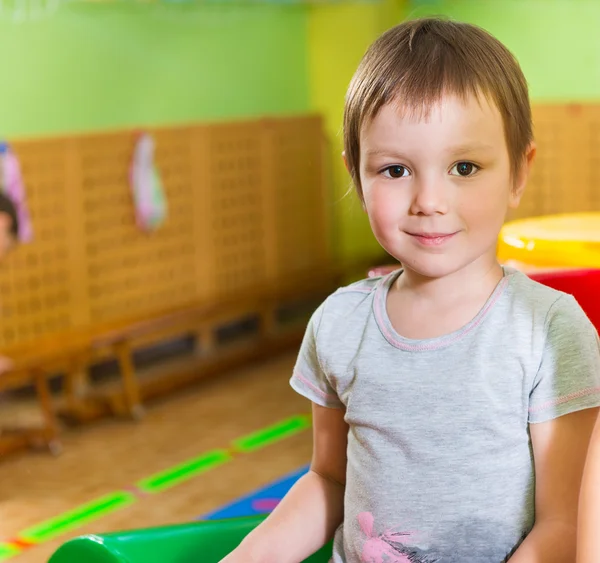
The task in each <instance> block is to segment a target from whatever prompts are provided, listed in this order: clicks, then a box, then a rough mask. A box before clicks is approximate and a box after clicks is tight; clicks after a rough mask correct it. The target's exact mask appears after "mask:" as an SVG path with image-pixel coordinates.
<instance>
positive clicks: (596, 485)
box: [577, 418, 600, 563]
mask: <svg viewBox="0 0 600 563" xmlns="http://www.w3.org/2000/svg"><path fill="white" fill-rule="evenodd" d="M598 561H600V418H599V419H598V420H597V421H596V428H595V429H594V433H593V435H592V441H591V443H590V448H589V450H588V457H587V460H586V464H585V470H584V473H583V484H582V487H581V495H580V498H579V520H578V530H577V563H597V562H598Z"/></svg>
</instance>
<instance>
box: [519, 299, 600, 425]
mask: <svg viewBox="0 0 600 563" xmlns="http://www.w3.org/2000/svg"><path fill="white" fill-rule="evenodd" d="M545 333H546V342H545V344H544V350H543V354H542V360H541V363H540V366H539V370H538V373H537V375H536V377H535V380H534V383H533V387H532V390H531V393H530V396H529V422H530V423H538V422H546V421H548V420H552V419H554V418H558V417H560V416H563V415H565V414H569V413H572V412H575V411H579V410H583V409H588V408H593V407H598V406H600V342H599V339H598V332H597V330H596V329H595V328H594V326H593V325H592V323H591V322H590V320H589V319H588V318H587V316H586V314H585V313H584V311H583V310H582V309H581V307H580V306H579V304H578V303H577V301H576V300H575V298H574V297H572V296H571V295H566V294H565V295H561V296H560V297H559V298H558V299H557V300H556V301H555V303H554V304H553V305H552V307H551V308H550V311H549V312H548V316H547V319H546V331H545Z"/></svg>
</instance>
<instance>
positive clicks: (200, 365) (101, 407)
mask: <svg viewBox="0 0 600 563" xmlns="http://www.w3.org/2000/svg"><path fill="white" fill-rule="evenodd" d="M363 267H366V266H364V265H360V266H356V265H355V266H353V267H351V268H349V267H348V266H346V267H337V268H334V267H331V265H328V266H326V265H324V266H323V267H322V268H320V269H318V270H317V271H314V270H311V271H310V272H306V273H304V274H295V275H293V276H289V278H286V279H279V280H277V283H274V284H271V285H270V286H264V287H262V288H258V287H257V288H255V289H253V290H248V291H247V292H245V293H244V295H243V296H239V297H229V298H227V299H221V300H219V301H213V302H210V303H190V304H188V305H187V306H185V307H180V308H178V309H174V310H168V311H158V312H156V313H155V314H153V315H147V316H144V317H137V318H129V319H122V320H119V321H117V322H112V323H104V324H99V325H96V326H92V327H87V328H85V329H79V330H73V331H67V332H63V333H61V334H56V335H54V336H52V337H48V338H45V339H43V340H41V341H37V342H34V343H31V344H28V345H23V346H19V347H13V348H10V349H7V350H3V354H4V355H6V356H8V357H10V358H11V359H13V361H14V369H12V370H11V371H10V372H8V373H5V374H3V375H0V391H2V390H4V389H10V388H12V387H21V386H24V385H34V387H35V390H36V393H37V397H38V401H39V406H40V409H41V412H42V421H43V422H42V425H41V427H38V428H25V429H14V430H12V431H8V432H2V433H0V455H2V454H6V453H8V452H10V451H13V450H15V449H22V448H24V447H28V446H29V447H31V446H39V445H43V446H45V447H47V448H48V449H49V450H50V451H51V452H52V453H53V454H58V453H59V452H60V451H61V442H60V433H59V424H58V415H60V416H61V417H63V418H65V419H66V420H71V421H73V420H74V421H77V422H85V421H89V420H93V419H95V418H98V417H102V416H107V415H112V416H125V417H127V418H130V419H133V420H139V419H141V418H142V417H143V414H144V408H143V402H144V400H147V399H149V398H152V397H156V396H161V395H165V394H168V393H169V392H171V391H173V390H174V389H176V388H178V387H181V386H184V385H187V384H189V383H191V382H193V381H197V380H198V379H199V378H200V377H206V376H209V375H212V374H215V373H217V372H220V371H222V370H225V369H229V368H232V367H234V366H236V365H240V364H241V363H244V362H248V361H251V360H253V359H258V358H261V357H265V356H267V355H269V354H273V353H275V352H277V351H280V350H282V349H285V348H288V347H290V346H295V345H297V344H298V343H299V342H300V340H301V338H302V335H303V333H304V330H305V326H306V323H305V320H302V322H298V323H296V324H293V325H292V326H291V327H290V328H289V329H287V330H286V329H285V328H284V327H283V326H282V324H281V323H280V322H278V320H277V318H276V317H277V312H278V309H279V308H281V307H282V306H284V305H286V304H289V303H293V302H294V300H297V299H301V300H302V299H305V300H313V301H316V300H319V299H322V298H324V297H325V296H326V295H327V294H328V293H330V292H331V291H332V290H333V289H335V288H336V287H337V286H338V285H339V283H340V279H341V278H342V277H343V276H344V275H346V274H347V272H348V271H349V270H352V271H356V270H360V269H361V268H363ZM309 309H310V307H309ZM248 316H252V317H255V318H256V319H258V328H257V329H256V330H255V331H254V333H253V334H252V335H251V338H249V339H247V340H243V341H241V342H236V343H234V344H231V345H228V346H221V345H217V343H216V341H215V331H216V330H217V329H218V328H219V327H221V326H223V325H224V324H227V323H229V322H234V321H236V320H240V319H243V318H245V317H248ZM186 334H192V335H194V336H195V337H196V338H197V339H198V340H199V342H200V344H201V346H200V347H199V348H200V351H199V353H198V354H195V355H193V356H191V357H189V358H187V359H186V361H185V362H181V363H179V364H178V365H177V367H176V369H175V370H171V372H168V371H167V370H162V369H161V371H160V373H159V374H158V376H157V377H154V378H147V379H143V380H142V379H141V378H140V377H138V375H139V374H138V373H137V370H136V368H135V365H134V360H133V353H134V351H135V350H137V349H140V348H143V347H147V346H152V345H153V344H156V343H160V342H161V341H162V342H164V341H165V340H169V339H172V338H177V337H181V336H183V335H186ZM106 359H114V360H116V361H117V363H118V367H119V379H118V382H117V385H113V386H111V387H110V388H109V389H108V390H104V391H102V390H98V389H96V388H95V386H94V385H93V384H92V383H91V382H90V379H89V367H90V366H91V365H94V364H95V363H97V362H99V361H101V360H106ZM56 374H63V377H64V392H63V397H62V398H63V403H64V404H63V405H62V408H61V409H57V408H56V407H55V402H54V401H53V399H52V397H51V394H50V390H49V384H48V380H49V378H50V377H51V376H53V375H56Z"/></svg>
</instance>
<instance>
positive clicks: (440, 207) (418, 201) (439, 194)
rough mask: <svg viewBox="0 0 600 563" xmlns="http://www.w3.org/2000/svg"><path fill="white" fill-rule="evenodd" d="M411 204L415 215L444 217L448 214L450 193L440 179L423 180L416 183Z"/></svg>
mask: <svg viewBox="0 0 600 563" xmlns="http://www.w3.org/2000/svg"><path fill="white" fill-rule="evenodd" d="M414 190H415V191H414V195H413V199H412V204H411V213H412V214H413V215H443V214H445V213H447V212H448V193H447V189H446V186H445V185H444V183H443V182H441V181H440V180H439V179H430V180H422V181H420V182H415V183H414Z"/></svg>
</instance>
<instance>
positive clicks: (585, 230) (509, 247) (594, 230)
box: [498, 212, 600, 268]
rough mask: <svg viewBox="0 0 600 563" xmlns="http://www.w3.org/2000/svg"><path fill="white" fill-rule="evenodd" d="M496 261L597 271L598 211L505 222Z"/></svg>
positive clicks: (599, 253) (599, 248)
mask: <svg viewBox="0 0 600 563" xmlns="http://www.w3.org/2000/svg"><path fill="white" fill-rule="evenodd" d="M498 260H499V261H500V262H502V263H511V262H516V263H520V264H525V265H529V266H533V267H538V268H600V212H598V213H565V214H560V215H544V216H541V217H530V218H528V219H519V220H516V221H510V222H507V223H506V224H505V225H504V226H503V228H502V230H501V231H500V236H499V240H498Z"/></svg>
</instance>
